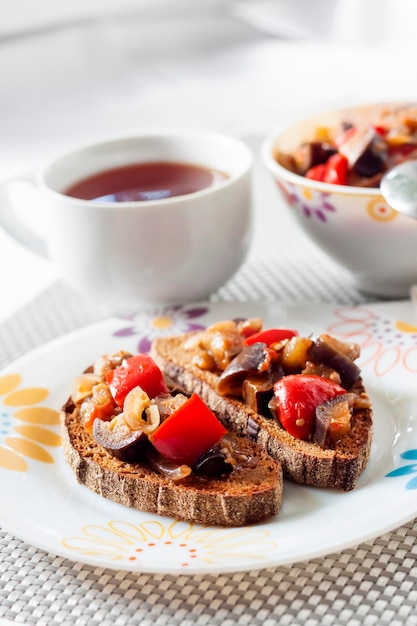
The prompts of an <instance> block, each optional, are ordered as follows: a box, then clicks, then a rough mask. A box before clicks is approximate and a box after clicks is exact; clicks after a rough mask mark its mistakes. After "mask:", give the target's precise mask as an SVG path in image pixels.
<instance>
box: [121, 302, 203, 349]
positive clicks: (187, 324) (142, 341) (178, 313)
mask: <svg viewBox="0 0 417 626" xmlns="http://www.w3.org/2000/svg"><path fill="white" fill-rule="evenodd" d="M208 310H209V309H208V307H184V306H173V307H169V308H166V309H163V310H160V309H159V310H157V311H155V312H148V313H147V314H146V315H132V316H130V317H128V318H126V321H127V322H128V326H125V327H123V328H121V329H120V330H117V331H115V332H114V336H115V337H132V336H138V344H137V350H138V352H149V350H150V348H151V344H152V341H153V339H155V338H156V337H161V336H167V335H173V334H175V333H178V334H182V333H186V332H188V331H191V330H201V329H203V328H204V326H202V325H201V324H199V323H196V322H195V321H194V320H195V319H198V318H200V317H201V316H203V315H205V314H206V313H207V312H208Z"/></svg>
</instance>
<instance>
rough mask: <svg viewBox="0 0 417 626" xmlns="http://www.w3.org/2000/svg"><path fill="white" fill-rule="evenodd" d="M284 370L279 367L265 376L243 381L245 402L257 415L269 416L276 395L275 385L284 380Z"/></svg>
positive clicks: (256, 375) (255, 375)
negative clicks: (272, 400) (269, 406)
mask: <svg viewBox="0 0 417 626" xmlns="http://www.w3.org/2000/svg"><path fill="white" fill-rule="evenodd" d="M283 375H284V370H283V369H282V368H281V367H280V366H279V367H276V368H274V369H272V370H270V371H267V372H264V373H263V374H252V375H251V376H248V377H247V378H245V380H244V381H243V385H242V395H243V400H244V402H245V404H246V405H247V406H249V407H250V408H251V409H252V410H253V411H255V413H260V414H261V415H268V414H269V409H268V403H269V401H270V399H271V398H272V396H273V393H274V384H275V383H276V382H277V380H279V379H280V378H282V376H283Z"/></svg>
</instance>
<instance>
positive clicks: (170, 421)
mask: <svg viewBox="0 0 417 626" xmlns="http://www.w3.org/2000/svg"><path fill="white" fill-rule="evenodd" d="M226 432H227V431H226V429H225V427H224V426H223V424H221V423H220V422H219V420H218V419H217V417H216V416H215V415H214V413H213V412H212V411H210V409H209V408H208V406H207V405H206V404H204V402H203V401H202V399H201V398H200V396H198V395H197V394H196V393H194V394H193V395H192V396H191V398H190V399H189V400H187V402H185V403H184V404H182V405H181V406H180V408H179V409H177V410H176V411H174V413H171V415H170V416H169V417H168V418H167V419H166V420H165V421H164V422H162V424H161V425H160V426H158V428H157V429H156V430H155V431H154V432H153V433H152V434H151V435H149V440H150V442H151V443H152V444H153V445H154V446H155V448H156V449H157V450H158V452H160V453H161V454H162V456H164V457H165V458H167V459H169V460H170V461H173V462H174V463H178V464H181V465H182V464H184V465H188V466H189V467H192V466H193V465H194V464H195V463H196V461H197V460H198V459H199V458H200V456H201V455H202V454H204V452H207V450H210V448H212V447H213V446H214V445H216V443H218V442H219V441H220V439H221V438H222V437H223V436H224V435H225V434H226Z"/></svg>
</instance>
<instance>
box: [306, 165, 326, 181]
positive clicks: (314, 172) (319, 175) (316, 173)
mask: <svg viewBox="0 0 417 626" xmlns="http://www.w3.org/2000/svg"><path fill="white" fill-rule="evenodd" d="M325 170H326V166H325V164H324V163H320V164H319V165H314V166H313V167H310V169H309V170H308V171H307V173H306V175H305V177H306V178H309V179H310V180H320V181H322V180H323V179H324V172H325Z"/></svg>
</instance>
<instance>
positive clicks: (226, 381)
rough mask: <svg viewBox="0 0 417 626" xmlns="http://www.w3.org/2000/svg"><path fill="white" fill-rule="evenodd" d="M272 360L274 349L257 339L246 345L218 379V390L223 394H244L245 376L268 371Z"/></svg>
mask: <svg viewBox="0 0 417 626" xmlns="http://www.w3.org/2000/svg"><path fill="white" fill-rule="evenodd" d="M271 361H272V350H270V349H269V348H268V346H267V345H266V344H265V343H263V342H261V341H257V342H256V343H253V344H251V345H250V346H245V347H244V348H243V350H241V352H239V354H238V355H237V356H235V358H234V359H233V360H232V361H231V362H230V363H229V365H228V366H227V367H226V369H225V370H224V371H223V372H222V373H221V375H220V377H219V380H218V381H217V387H216V389H217V392H218V393H219V394H220V395H221V396H225V395H232V396H240V395H242V385H243V381H244V380H245V378H247V377H248V376H251V375H252V374H260V373H262V372H266V371H267V370H268V369H269V367H270V365H271Z"/></svg>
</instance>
